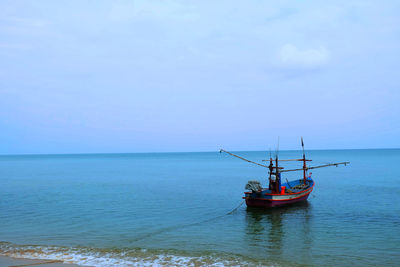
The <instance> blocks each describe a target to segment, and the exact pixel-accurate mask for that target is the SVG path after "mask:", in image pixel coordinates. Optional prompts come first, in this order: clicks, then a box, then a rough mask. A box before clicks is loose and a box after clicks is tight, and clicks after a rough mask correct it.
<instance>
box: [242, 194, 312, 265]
mask: <svg viewBox="0 0 400 267" xmlns="http://www.w3.org/2000/svg"><path fill="white" fill-rule="evenodd" d="M311 214H312V205H311V204H310V203H309V202H307V201H302V202H298V203H296V204H293V205H288V206H283V207H281V208H279V209H259V208H252V207H247V209H246V216H245V220H246V228H245V237H244V240H243V241H244V243H245V244H246V246H247V247H248V249H249V250H250V254H251V255H254V257H258V256H259V255H263V258H266V259H268V260H270V261H271V266H275V265H278V266H282V265H283V266H287V265H288V266H293V255H294V254H295V255H296V262H297V263H300V262H309V256H310V255H309V251H310V248H311V246H312V243H313V239H312V235H311V228H312V227H311V223H310V219H311Z"/></svg>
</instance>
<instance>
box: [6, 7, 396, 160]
mask: <svg viewBox="0 0 400 267" xmlns="http://www.w3.org/2000/svg"><path fill="white" fill-rule="evenodd" d="M399 12H400V2H399V1H367V0H363V1H351V0H350V1H204V0H203V1H174V0H168V1H150V0H148V1H52V0H51V1H15V0H11V1H5V0H2V1H0V143H1V145H0V154H9V153H84V152H88V153H95V152H151V151H216V150H218V149H219V148H220V147H224V148H226V149H230V150H263V149H268V148H269V147H271V146H272V147H275V145H276V140H277V138H278V136H279V137H280V147H281V149H298V148H299V139H300V136H304V138H305V143H306V146H307V147H308V148H310V149H326V148H328V149H334V148H380V147H384V148H394V147H400V119H399V116H400V107H399V106H400V105H399V102H400V16H399Z"/></svg>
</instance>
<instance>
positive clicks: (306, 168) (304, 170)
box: [219, 138, 350, 177]
mask: <svg viewBox="0 0 400 267" xmlns="http://www.w3.org/2000/svg"><path fill="white" fill-rule="evenodd" d="M301 143H302V146H303V158H302V159H278V157H276V159H275V165H276V166H272V158H271V159H269V160H263V161H270V166H267V165H263V164H260V163H257V162H254V161H251V160H248V159H245V158H243V157H241V156H238V155H235V154H233V153H231V152H229V151H226V150H224V149H221V150H220V151H219V152H220V153H222V152H225V153H227V154H229V155H231V156H234V157H236V158H239V159H241V160H244V161H246V162H249V163H252V164H255V165H258V166H261V167H264V168H268V169H270V171H271V170H272V169H279V170H278V173H279V172H293V171H303V175H304V177H305V176H306V175H305V173H306V171H307V170H312V169H317V168H323V167H329V166H336V167H337V166H338V165H341V164H344V165H345V166H346V165H347V164H350V162H349V161H345V162H337V163H330V164H325V165H319V166H312V167H307V165H306V161H311V159H306V158H305V153H304V144H303V138H302V141H301ZM278 161H303V168H299V169H291V170H284V169H283V167H278V168H277V165H278ZM278 173H277V174H278Z"/></svg>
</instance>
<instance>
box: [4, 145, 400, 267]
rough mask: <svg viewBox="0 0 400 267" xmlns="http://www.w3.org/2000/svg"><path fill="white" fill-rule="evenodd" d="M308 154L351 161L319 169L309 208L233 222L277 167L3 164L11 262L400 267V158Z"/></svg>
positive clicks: (211, 162)
mask: <svg viewBox="0 0 400 267" xmlns="http://www.w3.org/2000/svg"><path fill="white" fill-rule="evenodd" d="M238 154H240V155H243V156H245V157H247V158H249V159H252V160H255V161H261V160H262V159H264V158H266V157H268V153H265V152H238ZM279 155H280V158H292V157H299V156H301V152H299V151H281V152H280V154H279ZM307 156H308V157H309V158H311V159H313V162H312V163H313V164H314V165H318V164H323V163H327V162H341V161H350V162H351V164H350V165H348V166H347V167H344V166H341V167H327V168H321V169H316V170H314V171H313V178H314V180H315V182H316V186H315V189H314V191H313V193H312V194H311V196H310V198H309V200H308V202H304V203H303V204H300V205H296V206H292V207H287V208H275V209H271V210H249V209H247V208H246V206H245V204H243V205H241V206H240V207H239V208H238V209H236V210H234V211H233V212H232V213H230V212H231V211H232V210H233V209H234V208H236V207H237V206H239V205H240V204H241V203H242V202H243V200H242V196H243V192H244V186H245V184H246V183H247V181H248V180H254V179H257V180H260V181H261V182H262V183H263V185H264V186H265V185H266V182H267V169H264V168H262V167H258V166H256V165H252V164H249V163H246V162H244V161H241V160H239V159H236V158H233V157H231V156H229V155H226V154H220V153H218V152H215V153H154V154H153V153H152V154H94V155H32V156H0V254H1V255H9V256H16V257H28V258H47V259H63V260H65V261H67V262H74V263H78V264H83V265H92V266H129V265H132V266H136V265H138V266H143V265H149V266H150V265H195V266H197V265H262V266H264V265H266V266H271V265H273V266H304V265H307V266H308V265H313V266H322V265H323V266H349V265H352V266H368V265H370V266H372V265H380V266H399V265H400V150H398V149H392V150H329V151H308V152H307ZM311 165H312V164H311ZM290 166H295V165H293V163H292V164H291V165H290ZM300 177H301V173H290V174H287V175H284V176H283V179H284V180H285V178H288V179H289V181H290V180H293V179H298V178H300Z"/></svg>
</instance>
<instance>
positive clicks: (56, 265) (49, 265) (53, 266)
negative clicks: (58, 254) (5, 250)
mask: <svg viewBox="0 0 400 267" xmlns="http://www.w3.org/2000/svg"><path fill="white" fill-rule="evenodd" d="M0 266H1V267H3V266H4V267H6V266H7V267H12V266H14V267H20V266H21V267H22V266H33V267H36V266H39V267H41V266H43V267H81V265H76V264H67V263H62V262H57V261H54V260H31V259H16V258H11V257H7V256H0Z"/></svg>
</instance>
